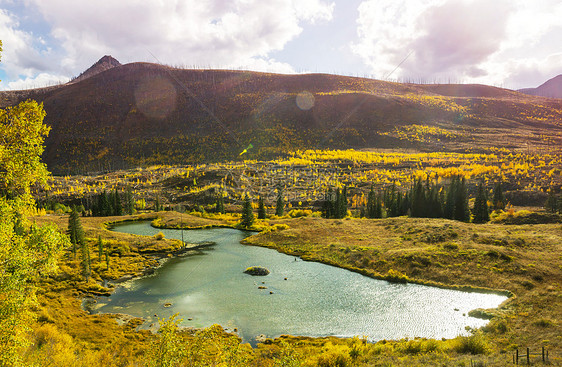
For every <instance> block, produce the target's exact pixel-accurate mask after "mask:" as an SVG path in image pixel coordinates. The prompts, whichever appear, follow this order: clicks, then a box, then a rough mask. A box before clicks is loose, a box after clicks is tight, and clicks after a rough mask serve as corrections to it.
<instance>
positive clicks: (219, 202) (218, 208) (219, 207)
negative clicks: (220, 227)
mask: <svg viewBox="0 0 562 367" xmlns="http://www.w3.org/2000/svg"><path fill="white" fill-rule="evenodd" d="M216 212H217V213H221V214H224V213H225V211H224V196H223V194H222V192H220V193H219V194H218V195H217V205H216Z"/></svg>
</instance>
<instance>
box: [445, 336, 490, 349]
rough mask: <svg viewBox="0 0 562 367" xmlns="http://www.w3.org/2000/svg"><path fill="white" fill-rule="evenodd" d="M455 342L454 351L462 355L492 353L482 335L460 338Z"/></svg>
mask: <svg viewBox="0 0 562 367" xmlns="http://www.w3.org/2000/svg"><path fill="white" fill-rule="evenodd" d="M453 342H454V343H453V350H454V351H455V352H457V353H461V354H487V353H488V352H489V351H490V346H489V345H488V342H487V341H486V339H485V338H484V336H482V334H474V335H471V336H459V337H457V338H455V339H454V340H453Z"/></svg>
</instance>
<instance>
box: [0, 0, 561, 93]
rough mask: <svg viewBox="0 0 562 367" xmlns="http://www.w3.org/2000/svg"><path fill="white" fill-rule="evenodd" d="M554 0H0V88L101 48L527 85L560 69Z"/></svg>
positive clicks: (69, 68) (291, 68)
mask: <svg viewBox="0 0 562 367" xmlns="http://www.w3.org/2000/svg"><path fill="white" fill-rule="evenodd" d="M561 19H562V1H560V0H118V1H115V0H96V1H94V0H0V40H2V42H3V51H2V55H1V57H2V59H1V62H0V79H1V80H2V82H0V90H9V89H27V88H37V87H44V86H47V85H52V84H56V83H64V82H67V81H68V80H69V79H70V78H72V77H74V76H78V75H79V74H80V73H81V72H83V71H85V70H86V69H87V68H88V67H90V66H91V65H92V64H94V63H95V62H96V61H97V60H99V59H100V58H101V57H102V56H104V55H111V56H113V57H114V58H116V59H117V60H119V61H120V62H121V63H122V64H125V63H130V62H137V61H145V62H154V63H162V64H165V65H171V66H177V67H184V68H227V69H244V70H255V71H267V72H276V73H309V72H314V73H331V74H341V75H350V76H360V77H370V78H374V79H381V80H390V81H399V82H421V83H480V84H487V85H494V86H499V87H504V88H510V89H518V88H524V87H536V86H539V85H540V84H542V83H544V82H545V81H546V80H548V79H550V78H552V77H554V76H556V75H559V74H562V42H561V40H562V20H561Z"/></svg>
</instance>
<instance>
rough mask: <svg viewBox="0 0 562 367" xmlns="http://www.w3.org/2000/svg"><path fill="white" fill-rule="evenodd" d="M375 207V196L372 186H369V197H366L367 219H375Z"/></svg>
mask: <svg viewBox="0 0 562 367" xmlns="http://www.w3.org/2000/svg"><path fill="white" fill-rule="evenodd" d="M376 205H377V196H376V194H375V191H374V189H373V186H371V191H369V195H368V196H367V213H366V214H367V218H376V217H375V211H376Z"/></svg>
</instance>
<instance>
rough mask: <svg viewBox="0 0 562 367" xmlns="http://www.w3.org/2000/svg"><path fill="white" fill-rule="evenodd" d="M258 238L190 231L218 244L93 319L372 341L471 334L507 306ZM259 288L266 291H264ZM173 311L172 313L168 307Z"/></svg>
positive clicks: (248, 336) (163, 271) (122, 293)
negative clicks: (298, 253) (128, 318)
mask: <svg viewBox="0 0 562 367" xmlns="http://www.w3.org/2000/svg"><path fill="white" fill-rule="evenodd" d="M115 230H116V231H119V232H126V233H133V234H138V235H149V236H150V235H154V234H156V233H157V232H159V231H160V230H158V229H155V228H152V227H151V226H150V224H149V223H146V222H140V223H132V224H125V225H120V226H118V227H115ZM162 232H163V233H164V234H165V236H166V237H167V238H181V234H180V231H178V230H162ZM250 234H251V233H248V232H243V231H239V230H235V229H230V228H215V229H204V230H191V231H184V239H185V241H186V242H192V243H197V242H203V241H213V242H216V245H215V246H213V247H211V248H207V249H205V250H203V251H200V252H198V253H197V254H195V255H191V256H187V257H181V258H173V259H170V260H169V261H167V262H166V263H165V264H164V265H163V266H162V267H161V268H159V269H158V270H157V271H156V272H155V274H154V275H152V276H148V277H143V278H139V279H134V280H131V281H127V282H125V283H122V284H121V285H120V286H119V287H117V289H116V290H115V292H114V294H112V295H111V297H109V298H105V297H102V298H101V299H100V300H99V301H98V303H97V304H96V306H95V309H94V311H95V312H104V313H125V314H130V315H133V316H137V317H143V318H145V319H146V322H145V324H144V327H149V325H150V324H154V325H156V323H157V322H158V317H160V318H162V317H169V316H170V315H173V314H175V313H179V314H180V317H182V318H183V320H184V321H183V323H182V326H190V327H206V326H210V325H212V324H215V323H218V324H220V325H222V326H223V327H225V328H228V329H230V330H231V331H232V330H233V329H234V328H236V329H237V332H238V334H239V335H240V336H241V337H242V339H243V340H244V341H246V342H248V341H252V340H253V339H254V338H255V337H256V336H257V335H260V334H264V335H266V336H268V337H276V336H279V335H281V334H292V335H303V336H327V335H335V336H342V337H351V336H366V337H368V338H369V339H370V340H380V339H399V338H404V337H410V338H413V337H428V338H453V337H455V336H457V335H459V334H467V332H466V329H465V327H466V326H470V327H472V328H476V327H481V326H483V325H485V324H486V322H487V321H485V320H480V319H476V318H472V317H468V312H469V311H470V310H472V309H475V308H495V307H497V306H498V305H499V304H500V303H501V302H503V301H504V300H505V299H506V297H505V296H501V295H495V294H483V293H469V292H461V291H455V290H446V289H439V288H434V287H428V286H421V285H416V284H393V283H388V282H386V281H381V280H375V279H371V278H368V277H365V276H363V275H360V274H357V273H353V272H350V271H347V270H344V269H340V268H336V267H332V266H328V265H324V264H320V263H316V262H308V261H302V260H300V259H297V258H295V257H294V256H289V255H285V254H281V253H279V252H277V251H275V250H271V249H267V248H262V247H254V246H247V245H242V244H240V241H241V240H242V239H243V238H245V237H247V236H249V235H250ZM249 266H264V267H266V268H268V269H269V270H270V271H271V273H270V274H269V275H267V276H251V275H247V274H244V273H243V271H244V270H245V269H246V268H247V267H249ZM285 278H286V280H285ZM260 286H261V287H267V289H258V287H260ZM270 292H273V294H270ZM166 303H171V306H169V307H165V306H164V305H165V304H166ZM154 315H157V316H158V317H155V316H154Z"/></svg>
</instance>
